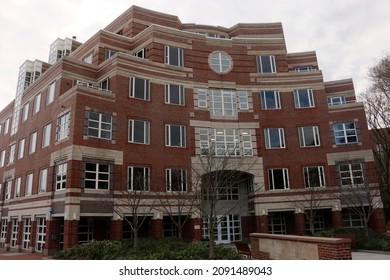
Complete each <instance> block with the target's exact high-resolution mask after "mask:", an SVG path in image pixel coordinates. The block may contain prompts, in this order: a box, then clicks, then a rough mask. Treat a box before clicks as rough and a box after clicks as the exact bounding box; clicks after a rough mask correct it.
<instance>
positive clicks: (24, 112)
mask: <svg viewBox="0 0 390 280" xmlns="http://www.w3.org/2000/svg"><path fill="white" fill-rule="evenodd" d="M29 109H30V102H27V103H26V104H24V105H23V109H22V122H25V121H26V120H27V119H28V112H29Z"/></svg>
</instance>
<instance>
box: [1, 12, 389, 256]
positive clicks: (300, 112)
mask: <svg viewBox="0 0 390 280" xmlns="http://www.w3.org/2000/svg"><path fill="white" fill-rule="evenodd" d="M371 146H372V145H371V143H370V139H369V133H368V129H367V124H366V119H365V112H364V108H363V104H362V103H360V102H357V101H356V98H355V93H354V88H353V83H352V81H351V80H342V81H331V82H324V80H323V76H322V72H321V71H320V70H319V66H318V62H317V58H316V54H315V52H305V53H287V49H286V44H285V40H284V34H283V29H282V25H281V24H280V23H270V24H241V23H240V24H237V25H235V26H233V27H230V28H224V27H215V26H206V25H198V24H184V23H182V22H181V21H180V20H179V18H178V17H176V16H172V15H167V14H162V13H158V12H154V11H150V10H146V9H143V8H139V7H135V6H133V7H131V8H130V9H128V10H127V11H126V12H124V13H123V14H122V15H120V16H119V17H118V18H117V19H115V20H114V21H113V22H112V23H110V24H109V25H108V26H107V27H106V28H104V29H103V30H99V31H98V32H97V33H96V34H95V35H93V36H92V37H91V38H90V39H89V40H87V41H86V42H85V43H83V44H81V43H79V42H77V41H76V38H72V39H69V38H67V39H64V40H61V39H58V40H57V41H55V42H54V43H53V44H52V45H51V49H50V55H49V63H45V62H41V61H26V62H25V63H24V64H23V65H22V66H21V68H20V74H19V80H18V85H17V91H16V98H15V100H14V101H13V102H12V103H11V104H9V106H7V107H6V108H4V109H2V111H1V112H0V184H1V196H0V202H1V204H0V215H1V230H0V233H1V235H0V246H2V247H6V248H9V249H11V250H32V251H42V250H46V252H48V253H51V252H54V251H56V250H58V249H60V248H68V247H71V246H74V245H76V244H78V243H83V242H89V241H91V240H92V239H95V240H101V239H122V238H129V237H131V232H130V230H129V228H128V226H127V224H126V222H124V221H123V218H122V217H121V216H120V215H118V214H116V212H115V211H113V210H112V209H111V208H109V207H102V203H101V201H103V200H104V199H106V198H107V192H110V193H111V194H113V195H114V197H115V195H119V194H120V193H121V192H122V191H127V190H130V191H133V190H135V189H138V190H142V195H144V198H145V200H144V206H145V208H146V207H148V203H150V200H151V199H153V197H154V196H155V195H157V192H160V193H165V192H172V193H175V191H182V192H191V191H192V187H193V186H191V182H192V181H193V180H192V179H193V172H192V170H193V166H196V164H197V162H198V161H199V157H200V156H202V155H204V154H207V153H208V152H209V151H210V148H211V147H215V153H216V154H217V155H226V154H228V155H230V156H231V157H232V158H236V159H238V158H239V159H240V160H241V161H243V162H244V164H245V163H248V164H249V163H253V162H254V164H251V165H250V168H249V169H247V170H241V171H242V172H243V174H245V176H246V177H247V179H246V180H245V182H244V184H237V185H236V186H234V187H231V190H229V193H230V195H229V196H227V198H226V200H227V201H231V203H236V202H235V201H236V200H238V199H239V197H249V198H245V199H246V200H245V203H244V204H245V205H244V206H243V207H239V208H235V209H234V210H232V211H231V212H229V213H227V214H226V213H225V214H224V217H222V219H223V222H222V223H220V224H219V225H218V229H217V232H216V234H215V236H216V238H217V241H218V242H231V241H233V240H239V239H243V238H247V237H248V236H249V233H251V232H263V233H279V234H286V233H289V234H294V233H295V234H302V233H304V232H305V231H307V226H308V225H307V222H305V215H304V213H303V212H302V210H301V209H300V208H299V207H296V206H294V205H296V204H294V201H292V199H291V198H294V200H302V199H303V195H304V194H305V193H306V194H307V193H308V192H310V191H309V190H310V189H311V188H316V189H320V190H323V191H324V192H329V190H331V189H332V187H338V186H340V185H346V184H362V183H367V184H372V185H373V186H374V185H375V183H376V178H375V172H374V170H373V167H374V162H373V155H372V152H371ZM136 177H137V178H142V184H136V182H135V178H136ZM248 186H249V188H248ZM253 186H258V187H259V188H258V189H256V191H255V193H254V194H251V195H250V196H248V189H251V188H252V189H253ZM377 199H380V198H379V197H378V198H377ZM145 211H146V210H145ZM129 215H130V213H129ZM315 225H316V229H317V230H318V229H324V228H331V227H335V228H340V227H360V226H362V221H361V219H359V217H356V215H354V214H353V213H352V212H351V211H349V210H348V209H346V207H345V205H343V203H342V202H341V201H340V200H337V199H335V198H334V197H333V198H332V197H331V196H328V197H327V198H326V199H324V202H323V204H322V205H321V209H320V214H319V215H318V217H317V220H316V224H315ZM371 227H372V228H374V229H376V230H379V231H382V230H384V219H383V211H382V208H378V209H377V210H376V212H375V214H374V215H373V217H372V219H371ZM202 228H204V227H202V217H201V215H199V213H197V212H196V211H195V212H194V213H193V214H192V216H191V220H190V221H189V222H187V224H186V227H185V228H184V232H183V237H184V238H193V239H200V238H202V235H203V237H207V236H204V233H205V231H204V230H203V231H202ZM176 234H177V229H176V228H175V227H174V226H173V224H172V222H171V221H170V219H169V218H168V217H167V214H166V213H165V212H164V210H163V208H159V207H158V205H157V206H156V207H154V208H153V209H152V210H151V211H150V213H149V215H148V218H147V221H146V222H145V223H144V225H143V227H142V228H141V230H140V235H141V236H154V237H162V236H175V235H176Z"/></svg>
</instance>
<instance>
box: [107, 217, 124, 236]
mask: <svg viewBox="0 0 390 280" xmlns="http://www.w3.org/2000/svg"><path fill="white" fill-rule="evenodd" d="M110 227H111V228H110V239H111V240H122V238H123V220H111V222H110Z"/></svg>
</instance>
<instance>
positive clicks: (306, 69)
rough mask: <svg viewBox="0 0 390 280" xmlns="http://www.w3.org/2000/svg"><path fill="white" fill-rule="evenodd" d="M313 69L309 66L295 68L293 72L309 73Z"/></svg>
mask: <svg viewBox="0 0 390 280" xmlns="http://www.w3.org/2000/svg"><path fill="white" fill-rule="evenodd" d="M312 70H313V68H312V67H311V66H302V67H297V68H295V72H310V71H312Z"/></svg>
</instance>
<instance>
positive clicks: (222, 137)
mask: <svg viewBox="0 0 390 280" xmlns="http://www.w3.org/2000/svg"><path fill="white" fill-rule="evenodd" d="M212 141H213V142H214V143H215V147H214V149H215V151H214V152H215V154H216V155H218V156H223V155H234V156H238V155H240V140H239V130H238V129H223V128H216V129H213V134H212Z"/></svg>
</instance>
